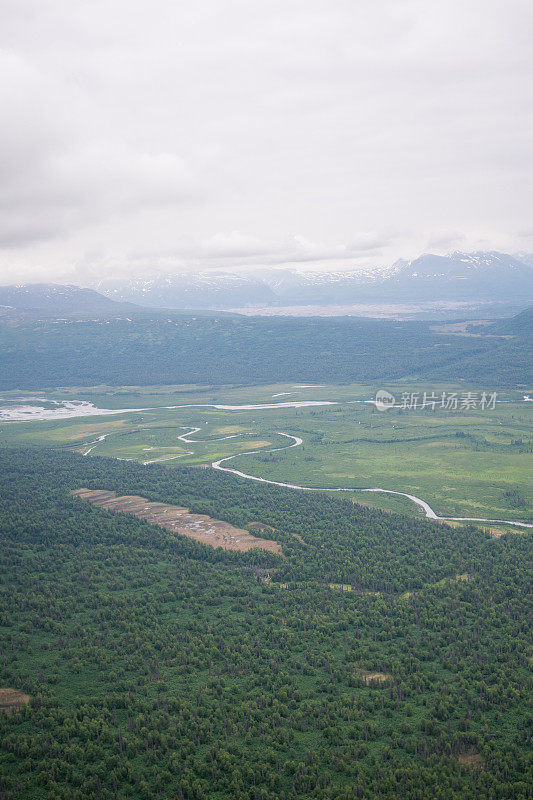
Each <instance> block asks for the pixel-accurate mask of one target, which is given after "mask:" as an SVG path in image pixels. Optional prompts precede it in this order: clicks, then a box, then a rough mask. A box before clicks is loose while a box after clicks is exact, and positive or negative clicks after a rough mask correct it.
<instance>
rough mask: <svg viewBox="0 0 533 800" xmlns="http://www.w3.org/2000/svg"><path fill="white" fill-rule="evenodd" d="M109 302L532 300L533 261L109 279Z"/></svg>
mask: <svg viewBox="0 0 533 800" xmlns="http://www.w3.org/2000/svg"><path fill="white" fill-rule="evenodd" d="M93 288H95V289H96V290H98V291H99V292H101V293H102V294H104V295H105V296H106V297H109V298H112V299H113V300H118V301H121V302H131V303H136V304H138V305H142V306H150V307H152V308H156V307H159V308H182V309H183V308H190V309H194V308H213V309H217V308H226V309H227V308H232V309H239V308H244V307H250V306H252V307H253V306H272V307H275V306H280V305H309V304H315V305H335V304H342V305H346V304H350V303H353V304H355V303H357V304H360V303H381V302H386V303H394V302H398V303H399V302H402V303H404V302H411V303H420V302H428V301H429V302H432V301H447V302H465V301H469V302H480V303H484V302H517V301H520V302H523V304H524V305H527V303H528V302H531V301H532V300H533V256H532V255H522V256H521V257H520V258H519V257H516V256H512V255H508V254H506V253H497V252H493V251H491V252H476V253H458V252H457V253H452V254H451V255H448V256H438V255H433V254H425V255H422V256H420V257H419V258H416V259H414V260H413V261H397V262H396V263H395V264H394V265H393V266H392V267H390V268H388V269H383V268H382V269H366V270H357V271H355V270H353V271H334V272H321V273H318V272H299V271H297V270H293V269H281V268H280V269H256V270H253V271H250V272H243V273H240V274H231V273H222V272H208V273H188V274H177V275H170V276H164V277H156V278H145V279H142V278H138V279H122V280H104V281H100V282H99V283H97V284H95V285H94V286H93Z"/></svg>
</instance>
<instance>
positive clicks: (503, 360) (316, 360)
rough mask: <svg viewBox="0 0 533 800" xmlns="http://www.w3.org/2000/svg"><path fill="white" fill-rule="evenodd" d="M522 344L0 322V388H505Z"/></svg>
mask: <svg viewBox="0 0 533 800" xmlns="http://www.w3.org/2000/svg"><path fill="white" fill-rule="evenodd" d="M528 334H530V331H528V329H527V326H526V329H524V326H519V329H518V330H517V332H516V335H508V334H506V335H501V336H500V335H494V334H493V335H465V336H463V335H443V334H440V333H436V332H434V331H432V329H431V327H430V325H429V324H427V323H415V322H403V323H400V322H393V321H390V320H389V321H384V320H372V319H367V320H362V319H352V318H329V319H323V318H308V319H305V318H303V319H294V318H282V317H278V318H234V319H233V318H220V319H218V318H194V317H181V318H180V317H174V318H172V319H165V318H160V317H155V318H142V317H137V318H133V319H132V320H131V321H129V320H127V319H125V318H124V319H112V320H107V321H99V322H98V321H92V322H91V321H81V320H72V319H70V320H62V321H61V320H60V321H56V322H52V321H49V322H42V321H41V322H29V323H23V322H21V321H14V322H4V323H3V324H1V327H0V376H1V377H0V388H1V389H11V388H42V387H49V386H65V385H70V386H71V385H95V384H99V383H107V384H110V385H138V384H141V385H147V384H181V383H216V384H228V383H245V384H250V383H275V382H280V381H282V382H284V381H291V380H295V381H320V382H322V381H327V382H371V381H376V380H384V379H389V380H392V379H395V378H402V377H405V376H409V377H420V378H431V379H435V380H436V379H439V380H452V381H454V382H455V381H457V380H464V381H470V382H477V383H485V384H486V385H487V386H488V385H489V384H490V386H491V387H498V386H514V385H516V384H520V385H522V384H528V383H529V382H531V380H532V374H531V363H532V362H533V359H532V358H531V356H532V347H531V336H530V335H528Z"/></svg>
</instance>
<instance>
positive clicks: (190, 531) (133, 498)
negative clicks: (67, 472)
mask: <svg viewBox="0 0 533 800" xmlns="http://www.w3.org/2000/svg"><path fill="white" fill-rule="evenodd" d="M72 494H73V495H75V496H76V497H80V498H82V499H83V500H88V501H89V502H90V503H93V504H94V505H97V506H100V508H105V509H107V510H108V511H116V512H122V513H125V514H132V515H133V516H135V517H139V518H140V519H145V520H146V521H147V522H150V523H152V524H153V525H160V526H161V527H163V528H166V529H167V530H169V531H172V533H176V534H178V535H180V536H188V537H189V539H194V540H195V541H197V542H201V543H202V544H207V545H211V546H212V547H222V549H223V550H238V551H240V552H246V551H247V550H254V549H258V548H261V549H262V550H268V551H270V552H271V553H281V552H282V551H281V545H280V544H278V542H275V541H273V540H272V539H258V538H257V537H256V536H252V534H251V533H250V532H249V531H246V530H243V529H241V528H235V527H234V526H233V525H230V524H229V523H228V522H223V521H222V520H219V519H213V517H209V516H207V514H191V513H190V511H189V509H188V508H183V507H182V506H173V505H169V504H168V503H152V502H150V500H147V499H146V498H145V497H139V496H138V495H122V496H117V495H116V494H115V492H109V491H107V490H104V489H96V490H92V489H85V488H82V489H76V490H75V491H73V492H72Z"/></svg>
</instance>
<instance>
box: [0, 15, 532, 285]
mask: <svg viewBox="0 0 533 800" xmlns="http://www.w3.org/2000/svg"><path fill="white" fill-rule="evenodd" d="M0 13H1V22H2V24H1V26H0V280H6V279H11V276H12V275H13V274H14V272H16V273H17V274H18V275H20V276H22V277H23V278H24V279H27V280H31V279H32V275H33V274H37V272H35V271H38V274H39V276H42V275H43V274H48V275H49V276H50V278H52V279H53V278H54V277H56V276H57V275H60V274H61V275H65V274H67V275H68V272H69V269H70V270H71V272H72V275H74V276H76V277H79V275H80V274H81V273H80V270H82V269H87V270H92V269H98V268H99V269H102V270H103V269H108V268H109V267H108V265H109V264H113V265H117V264H120V265H123V267H121V268H124V269H126V270H127V269H128V264H129V265H130V268H131V270H136V269H137V268H139V266H140V264H141V263H143V264H144V265H145V266H146V269H156V268H157V269H159V268H164V269H173V268H178V265H179V268H180V269H184V270H186V269H196V268H197V267H198V266H203V267H205V268H215V267H216V266H217V265H222V266H224V267H229V266H231V265H232V264H233V265H234V266H235V267H239V266H246V265H247V264H248V265H251V266H254V265H256V266H261V265H272V264H278V263H279V264H290V263H294V264H298V263H307V264H309V265H318V264H326V265H327V264H328V263H329V264H331V265H338V264H350V263H352V262H353V263H355V264H357V263H377V262H378V261H379V262H381V263H382V262H383V261H393V260H395V259H396V258H397V257H399V256H403V255H405V256H407V257H412V256H416V255H417V253H418V252H419V251H421V250H426V249H428V248H435V249H439V248H445V247H447V246H448V243H449V246H450V247H455V246H457V243H460V246H461V247H462V248H466V247H468V246H469V245H470V243H472V244H475V243H478V242H480V241H484V242H488V243H489V246H490V247H500V246H506V247H508V248H510V249H513V248H514V247H515V246H516V247H518V246H519V245H520V241H521V237H520V235H519V234H520V231H528V230H530V228H531V219H530V211H529V205H530V204H529V193H528V187H529V185H530V184H531V179H532V178H533V174H532V173H533V165H532V158H531V144H530V133H529V132H530V130H531V127H532V124H533V111H532V109H533V103H532V102H531V100H532V99H533V98H532V81H531V73H532V67H533V51H532V49H531V47H530V42H529V37H528V33H527V32H528V30H530V27H531V23H532V22H533V6H532V4H531V3H530V2H529V1H528V0H506V2H504V0H470V2H468V3H464V2H462V0H435V2H431V3H427V2H425V0H407V1H406V2H403V3H398V2H394V1H393V0H361V2H357V3H354V2H353V0H337V2H335V3H330V2H326V0H306V2H303V0H284V2H282V1H281V0H257V2H256V3H253V4H250V3H249V2H248V1H247V0H231V2H229V1H228V0H222V2H220V0H198V2H196V3H195V4H192V5H191V4H179V3H175V2H172V0H155V1H154V2H150V3H149V2H148V0H138V2H135V3H133V4H132V3H130V2H127V0H105V2H104V0H93V2H91V3H72V2H69V0H57V1H56V2H54V3H52V4H50V3H42V2H39V0H16V1H15V0H4V3H3V4H2V11H1V12H0ZM522 238H523V237H522ZM95 249H96V250H97V251H98V252H99V253H100V254H101V255H100V256H99V257H98V258H97V259H96V260H95V261H94V262H91V261H90V258H88V256H87V254H90V253H92V252H94V251H95ZM515 249H516V248H515ZM142 253H145V254H147V257H146V258H145V260H144V261H142V259H139V258H135V257H132V254H142ZM90 263H92V264H93V265H92V266H89V265H90ZM76 265H77V266H76ZM154 265H162V266H157V267H156V266H154ZM76 270H78V271H77V272H76Z"/></svg>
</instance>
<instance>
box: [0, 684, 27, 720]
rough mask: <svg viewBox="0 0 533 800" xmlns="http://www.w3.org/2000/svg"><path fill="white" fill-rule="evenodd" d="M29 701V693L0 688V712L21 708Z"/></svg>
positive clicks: (7, 712)
mask: <svg viewBox="0 0 533 800" xmlns="http://www.w3.org/2000/svg"><path fill="white" fill-rule="evenodd" d="M29 702H30V696H29V694H23V693H22V692H19V691H17V689H0V712H1V711H4V712H5V713H6V714H10V713H11V711H12V710H13V709H14V708H22V706H26V705H28V703H29Z"/></svg>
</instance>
